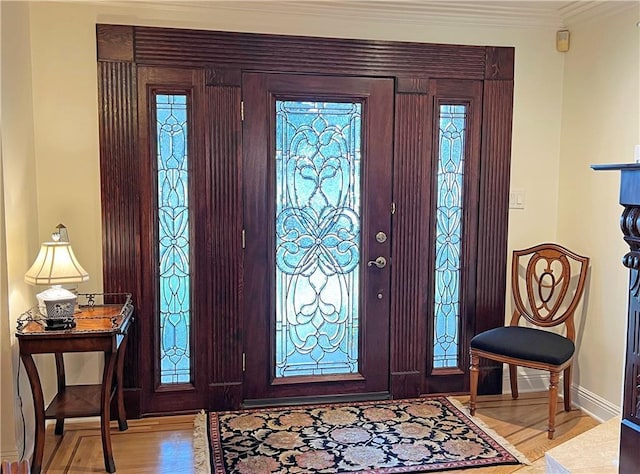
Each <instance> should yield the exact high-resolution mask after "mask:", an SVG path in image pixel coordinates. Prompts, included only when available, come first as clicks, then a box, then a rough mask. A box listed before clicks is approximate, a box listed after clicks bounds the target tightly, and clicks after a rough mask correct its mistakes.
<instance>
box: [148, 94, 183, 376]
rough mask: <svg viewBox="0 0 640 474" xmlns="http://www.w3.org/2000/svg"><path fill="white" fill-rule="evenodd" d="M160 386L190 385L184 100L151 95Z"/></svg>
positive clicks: (170, 96)
mask: <svg viewBox="0 0 640 474" xmlns="http://www.w3.org/2000/svg"><path fill="white" fill-rule="evenodd" d="M155 99H156V120H157V124H156V127H157V145H158V156H157V158H158V176H157V178H158V261H159V269H158V270H159V290H160V291H159V293H160V302H159V303H160V305H159V307H160V315H159V317H160V382H161V383H163V384H176V383H188V382H190V381H191V361H190V351H191V349H190V344H189V334H190V323H191V321H190V298H189V294H190V292H189V265H190V262H189V208H188V193H187V190H188V186H187V183H188V166H187V96H186V95H160V94H158V95H156V96H155Z"/></svg>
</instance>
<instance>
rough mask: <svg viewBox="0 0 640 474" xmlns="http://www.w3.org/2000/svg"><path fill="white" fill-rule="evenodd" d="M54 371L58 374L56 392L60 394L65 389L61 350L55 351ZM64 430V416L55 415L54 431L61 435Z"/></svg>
mask: <svg viewBox="0 0 640 474" xmlns="http://www.w3.org/2000/svg"><path fill="white" fill-rule="evenodd" d="M55 356H56V373H57V374H58V393H60V394H62V393H64V392H65V390H66V389H67V383H66V380H65V374H64V357H63V354H62V352H56V354H55ZM63 432H64V416H58V417H56V429H55V431H54V433H55V434H56V435H61V434H62V433H63Z"/></svg>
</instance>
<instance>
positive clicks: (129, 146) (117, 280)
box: [98, 62, 143, 389]
mask: <svg viewBox="0 0 640 474" xmlns="http://www.w3.org/2000/svg"><path fill="white" fill-rule="evenodd" d="M136 87H137V85H136V71H135V66H134V65H133V64H131V63H118V62H102V63H98V103H99V105H100V107H99V117H98V124H99V131H100V192H101V195H102V200H101V205H102V253H103V270H102V279H103V288H104V292H105V293H131V294H132V297H133V301H134V305H135V312H136V315H135V316H136V317H135V318H134V323H133V324H132V327H131V329H130V335H131V337H130V338H129V339H130V341H129V350H128V351H127V352H126V354H125V361H124V386H125V387H126V388H127V389H133V388H139V387H140V379H139V377H138V374H139V373H140V372H139V367H140V349H139V347H140V337H139V335H138V334H139V331H140V330H141V326H142V324H141V323H140V322H139V321H138V318H137V313H138V311H139V309H140V307H141V306H142V305H143V303H142V298H141V296H142V293H141V274H140V261H139V255H140V224H139V219H140V201H139V188H138V186H139V183H138V176H139V175H140V169H139V161H138V159H137V157H138V149H137V143H138V141H137V136H136V133H137V115H138V113H137V112H138V108H137V103H136ZM105 196H108V197H109V198H108V199H105Z"/></svg>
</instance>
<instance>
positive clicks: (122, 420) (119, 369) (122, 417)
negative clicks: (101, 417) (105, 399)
mask: <svg viewBox="0 0 640 474" xmlns="http://www.w3.org/2000/svg"><path fill="white" fill-rule="evenodd" d="M128 340H129V334H128V333H127V334H125V335H124V339H123V340H122V342H121V343H120V347H119V348H118V361H117V362H116V399H117V402H118V429H119V430H120V431H125V430H126V429H127V428H128V426H127V413H126V411H125V409H124V393H123V387H124V378H123V376H122V373H123V369H124V354H125V350H126V349H127V341H128Z"/></svg>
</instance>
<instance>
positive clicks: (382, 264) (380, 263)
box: [367, 256, 387, 268]
mask: <svg viewBox="0 0 640 474" xmlns="http://www.w3.org/2000/svg"><path fill="white" fill-rule="evenodd" d="M374 265H375V266H376V267H378V268H384V267H386V266H387V259H386V258H384V257H383V256H380V257H378V258H376V259H375V260H370V261H368V262H367V267H372V266H374Z"/></svg>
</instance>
